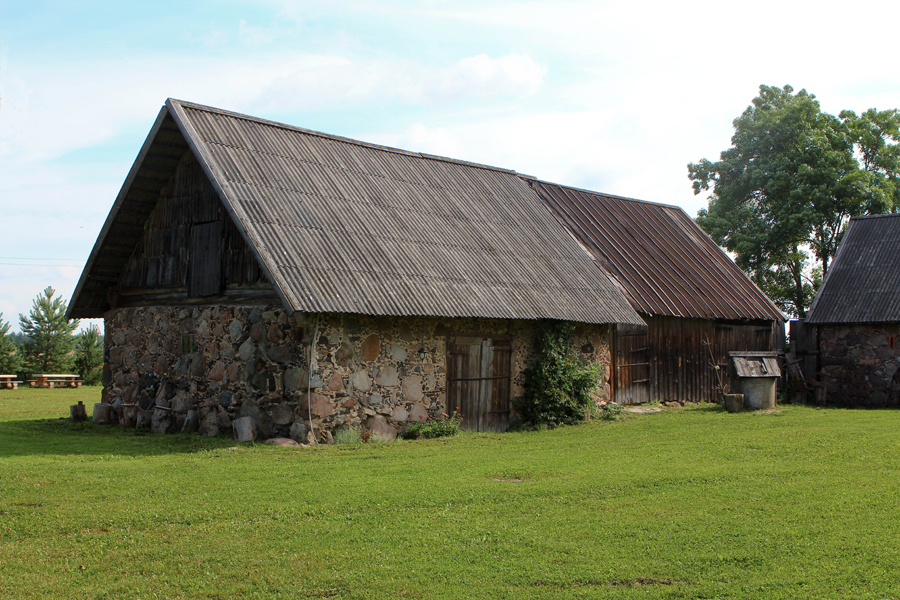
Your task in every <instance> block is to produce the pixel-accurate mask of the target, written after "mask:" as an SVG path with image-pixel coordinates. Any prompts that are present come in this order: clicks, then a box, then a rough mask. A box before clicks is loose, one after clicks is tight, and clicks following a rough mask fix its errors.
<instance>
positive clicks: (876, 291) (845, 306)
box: [806, 214, 900, 324]
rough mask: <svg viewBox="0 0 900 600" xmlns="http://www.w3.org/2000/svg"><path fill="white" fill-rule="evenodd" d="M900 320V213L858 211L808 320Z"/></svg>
mask: <svg viewBox="0 0 900 600" xmlns="http://www.w3.org/2000/svg"><path fill="white" fill-rule="evenodd" d="M897 321H900V214H891V215H874V216H867V217H853V218H851V219H850V223H849V224H848V225H847V230H846V231H845V232H844V239H843V240H841V245H840V246H839V247H838V251H837V253H836V254H835V256H834V261H833V262H832V263H831V266H830V267H829V268H828V273H827V274H826V275H825V281H824V283H823V284H822V287H821V288H820V289H819V293H818V294H817V295H816V299H815V300H814V301H813V304H812V307H810V309H809V314H808V315H807V317H806V322H807V323H814V324H822V323H890V322H897Z"/></svg>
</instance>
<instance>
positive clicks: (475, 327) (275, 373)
mask: <svg viewBox="0 0 900 600" xmlns="http://www.w3.org/2000/svg"><path fill="white" fill-rule="evenodd" d="M537 327H538V325H537V323H536V322H534V321H516V320H497V319H444V318H438V317H416V318H402V317H367V316H360V315H346V314H322V315H314V314H304V313H294V314H293V315H291V316H288V315H287V313H286V312H285V311H284V310H283V309H281V308H280V307H275V306H265V307H256V308H250V307H229V306H209V307H202V308H194V307H189V308H180V307H144V308H127V309H114V310H111V311H109V312H108V313H107V314H106V334H105V340H106V356H105V358H106V361H105V362H106V364H105V367H104V391H103V394H104V402H109V403H111V404H116V405H117V406H119V407H120V408H119V421H120V422H121V423H123V424H125V425H129V426H134V425H138V426H140V425H147V426H150V427H151V429H152V430H153V431H155V432H159V433H164V432H174V431H181V430H185V429H188V430H195V429H197V428H199V429H200V430H201V432H202V433H204V434H206V435H216V434H218V433H220V432H222V433H224V432H230V431H231V427H232V423H233V421H234V420H236V419H239V418H242V417H251V418H252V420H253V422H254V426H255V429H254V431H255V432H256V435H257V436H258V437H259V438H262V439H265V438H270V437H287V436H291V437H293V438H294V439H297V438H298V437H300V438H304V436H306V431H309V426H310V425H311V426H312V428H313V431H315V432H316V434H318V436H319V440H320V441H328V440H329V439H330V433H329V432H332V431H334V430H336V429H338V428H341V427H344V426H353V427H360V428H361V429H365V430H368V431H370V432H372V433H373V434H376V435H380V436H383V437H386V438H392V437H394V436H396V435H397V434H398V433H399V432H400V431H401V430H402V428H403V426H404V425H405V424H406V423H409V422H413V421H416V420H419V419H421V418H424V417H426V416H431V417H437V416H439V415H440V414H441V413H444V412H447V407H446V398H445V390H446V369H447V364H446V347H447V340H448V335H449V334H450V333H452V332H464V333H474V332H477V333H479V334H489V335H490V334H493V335H505V336H509V337H510V339H511V340H512V346H513V356H512V373H513V376H512V384H511V390H510V395H511V399H512V400H513V401H515V399H516V398H517V397H521V396H522V395H523V394H524V387H523V386H524V375H523V371H524V369H525V368H526V367H527V366H528V365H529V364H531V363H532V362H533V361H534V359H535V357H536V339H537V334H538V330H537ZM314 339H315V359H314V362H313V367H314V368H313V369H312V374H311V375H310V369H309V365H310V344H311V343H312V342H313V340H314ZM573 347H574V349H575V350H576V352H577V353H578V354H579V355H580V356H581V357H582V358H583V359H584V360H586V361H590V362H596V363H598V364H600V365H601V367H602V372H603V374H604V377H608V373H609V361H610V355H609V328H608V326H590V325H579V326H578V327H577V329H576V334H575V338H574V340H573ZM420 349H424V350H426V354H425V358H424V359H423V358H421V357H420V355H419V350H420ZM608 399H609V386H608V381H604V382H603V383H602V384H601V385H600V386H599V388H598V390H597V397H596V401H598V402H599V401H601V400H608Z"/></svg>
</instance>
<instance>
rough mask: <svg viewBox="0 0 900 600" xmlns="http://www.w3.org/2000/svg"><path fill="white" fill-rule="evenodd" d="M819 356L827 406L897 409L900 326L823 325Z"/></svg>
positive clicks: (898, 403) (899, 377)
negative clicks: (892, 407) (894, 407)
mask: <svg viewBox="0 0 900 600" xmlns="http://www.w3.org/2000/svg"><path fill="white" fill-rule="evenodd" d="M819 352H820V357H819V359H820V365H821V373H822V382H823V385H824V387H825V390H826V402H827V403H828V404H837V405H844V406H866V407H883V406H898V405H900V324H898V323H886V324H878V325H839V326H826V325H822V326H820V327H819Z"/></svg>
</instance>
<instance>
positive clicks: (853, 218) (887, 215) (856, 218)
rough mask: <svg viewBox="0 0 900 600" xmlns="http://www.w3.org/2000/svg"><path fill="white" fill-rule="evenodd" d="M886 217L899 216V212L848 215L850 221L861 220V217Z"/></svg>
mask: <svg viewBox="0 0 900 600" xmlns="http://www.w3.org/2000/svg"><path fill="white" fill-rule="evenodd" d="M887 217H900V213H886V214H883V215H859V216H854V217H850V220H851V221H862V220H863V219H883V218H887Z"/></svg>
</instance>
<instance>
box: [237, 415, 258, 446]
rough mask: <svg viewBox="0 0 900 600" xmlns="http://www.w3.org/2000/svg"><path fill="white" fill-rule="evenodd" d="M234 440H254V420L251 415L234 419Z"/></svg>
mask: <svg viewBox="0 0 900 600" xmlns="http://www.w3.org/2000/svg"><path fill="white" fill-rule="evenodd" d="M233 427H234V440H235V441H236V442H252V441H254V440H256V422H255V421H254V419H253V417H240V418H238V419H235V420H234V424H233Z"/></svg>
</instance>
